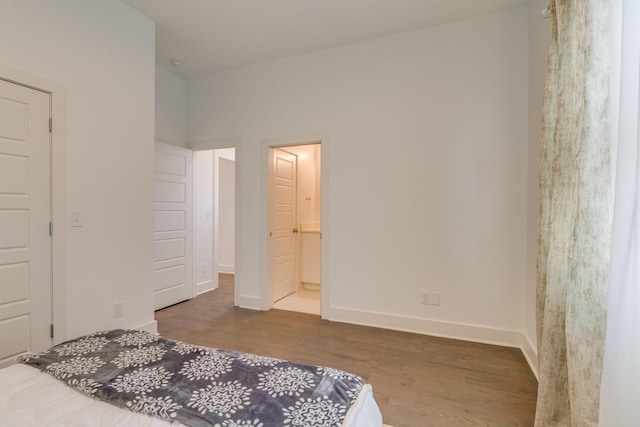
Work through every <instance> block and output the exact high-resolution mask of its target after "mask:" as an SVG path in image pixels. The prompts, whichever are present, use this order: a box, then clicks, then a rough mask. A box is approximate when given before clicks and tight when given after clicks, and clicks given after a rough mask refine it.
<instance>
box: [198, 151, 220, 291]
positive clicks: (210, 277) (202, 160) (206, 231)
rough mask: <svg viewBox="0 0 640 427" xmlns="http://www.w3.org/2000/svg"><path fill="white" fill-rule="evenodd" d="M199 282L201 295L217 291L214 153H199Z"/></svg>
mask: <svg viewBox="0 0 640 427" xmlns="http://www.w3.org/2000/svg"><path fill="white" fill-rule="evenodd" d="M193 155H194V159H195V161H194V164H195V168H194V185H195V197H194V201H195V209H194V218H195V233H194V238H195V248H196V250H195V254H194V256H195V259H196V261H195V279H196V291H197V292H198V293H200V292H205V291H208V290H211V289H214V288H216V287H217V286H218V282H217V281H216V280H214V265H213V262H214V260H213V151H211V150H207V151H195V152H194V153H193Z"/></svg>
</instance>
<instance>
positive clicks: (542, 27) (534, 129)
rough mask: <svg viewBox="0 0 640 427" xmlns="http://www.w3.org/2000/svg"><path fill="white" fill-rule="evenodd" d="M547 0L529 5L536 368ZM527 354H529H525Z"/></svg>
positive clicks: (530, 332)
mask: <svg viewBox="0 0 640 427" xmlns="http://www.w3.org/2000/svg"><path fill="white" fill-rule="evenodd" d="M548 4H549V2H548V0H531V2H530V3H529V150H528V160H529V163H528V176H527V282H526V293H525V310H524V311H523V314H524V316H525V318H524V325H525V327H524V333H525V337H526V339H527V340H528V341H529V343H528V347H530V348H529V354H528V355H527V357H529V358H530V359H531V362H532V365H534V366H537V347H536V346H537V335H536V257H537V247H538V240H537V239H538V197H539V192H540V189H539V181H538V159H539V156H540V149H539V147H540V138H541V135H542V100H543V97H544V82H545V77H546V71H547V53H548V50H549V42H550V37H551V21H550V20H549V19H544V18H543V17H542V16H541V15H540V12H541V11H542V10H543V9H544V8H545V7H547V5H548ZM525 354H526V352H525Z"/></svg>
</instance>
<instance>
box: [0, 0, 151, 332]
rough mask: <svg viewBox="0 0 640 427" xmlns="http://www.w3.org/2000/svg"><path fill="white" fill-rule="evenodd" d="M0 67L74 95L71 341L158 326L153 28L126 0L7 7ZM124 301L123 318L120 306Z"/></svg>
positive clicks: (2, 12)
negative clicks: (79, 217) (77, 214)
mask: <svg viewBox="0 0 640 427" xmlns="http://www.w3.org/2000/svg"><path fill="white" fill-rule="evenodd" d="M0 61H2V62H3V63H5V64H7V65H10V66H12V67H15V68H18V69H21V70H24V71H27V72H29V73H33V74H36V75H40V76H42V77H45V78H48V79H52V80H56V81H58V82H60V83H62V84H63V85H64V86H65V88H66V93H67V104H66V108H67V111H66V113H67V124H66V127H67V141H66V146H67V153H66V163H67V171H66V172H67V207H68V209H69V210H79V211H82V212H83V221H84V226H83V227H82V228H74V229H69V228H68V227H66V225H65V224H56V225H55V229H56V230H57V231H56V232H63V233H65V232H66V233H68V258H67V260H68V266H67V268H68V272H67V273H68V275H67V277H68V283H67V307H68V313H67V320H68V325H67V331H68V335H69V337H74V336H78V335H80V334H83V333H88V332H92V331H95V330H100V329H108V328H112V327H138V326H147V327H149V328H151V329H154V328H155V321H154V317H153V308H152V300H151V292H152V291H151V289H152V269H151V265H152V263H153V239H152V207H153V204H152V194H153V193H152V176H153V158H154V68H155V66H154V25H153V23H152V22H151V21H149V20H148V19H146V18H145V17H143V16H141V15H140V14H138V13H137V12H135V11H134V10H132V9H131V8H129V7H128V6H126V5H124V4H123V3H121V2H114V1H108V0H103V1H91V2H87V1H85V0H56V1H53V0H50V1H43V0H41V1H34V0H5V1H2V2H0ZM116 301H122V302H124V317H122V318H120V319H114V318H113V304H114V302H116Z"/></svg>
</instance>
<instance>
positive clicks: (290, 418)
mask: <svg viewBox="0 0 640 427" xmlns="http://www.w3.org/2000/svg"><path fill="white" fill-rule="evenodd" d="M20 362H22V363H25V364H27V365H31V366H34V367H36V368H38V369H41V370H42V371H45V372H47V373H49V374H51V375H52V376H54V377H55V378H58V379H59V380H61V381H64V382H65V383H67V384H68V385H70V386H71V387H74V388H76V389H77V390H79V391H81V392H83V393H86V394H88V395H90V396H93V397H95V398H97V399H100V400H104V401H107V402H110V403H112V404H114V405H117V406H121V407H123V408H127V409H130V410H131V411H135V412H142V413H145V414H149V415H152V416H156V417H159V418H163V419H165V420H169V421H178V422H180V423H183V424H185V425H190V426H211V425H215V426H221V427H236V426H253V427H256V426H263V427H270V426H301V427H334V426H336V427H337V426H341V425H342V423H343V421H344V418H345V416H346V414H347V412H348V410H349V408H350V406H351V405H352V404H353V403H354V402H355V400H356V398H357V396H358V394H359V393H360V390H361V389H362V387H363V385H364V381H363V380H362V378H360V377H358V376H356V375H353V374H350V373H347V372H343V371H340V370H337V369H333V368H327V367H322V366H311V365H302V364H297V363H292V362H288V361H285V360H280V359H274V358H270V357H265V356H257V355H253V354H248V353H238V352H232V351H223V350H217V349H212V348H207V347H200V346H196V345H192V344H187V343H184V342H179V341H174V340H170V339H167V338H163V337H160V336H157V335H153V334H150V333H148V332H144V331H135V330H122V329H119V330H113V331H105V332H98V333H95V334H92V335H88V336H85V337H80V338H77V339H74V340H70V341H67V342H65V343H62V344H59V345H57V346H55V347H52V348H50V349H49V350H47V351H44V352H42V353H38V354H30V355H27V356H23V357H21V358H20Z"/></svg>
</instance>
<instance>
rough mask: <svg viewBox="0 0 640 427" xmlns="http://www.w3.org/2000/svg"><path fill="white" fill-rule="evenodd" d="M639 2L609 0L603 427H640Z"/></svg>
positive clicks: (601, 418) (601, 392)
mask: <svg viewBox="0 0 640 427" xmlns="http://www.w3.org/2000/svg"><path fill="white" fill-rule="evenodd" d="M638 23H640V2H639V1H638V0H611V24H610V28H611V40H612V43H611V127H612V131H611V136H612V137H611V140H612V147H613V148H614V151H615V152H616V153H617V156H616V157H615V158H614V160H615V163H614V166H615V175H614V176H615V200H614V217H613V231H612V241H611V245H612V248H611V270H610V271H611V273H610V283H609V303H608V304H609V306H608V313H609V314H608V316H607V335H606V344H605V351H604V367H603V373H602V383H601V390H600V425H601V426H603V427H606V426H622V427H624V426H637V425H640V241H639V239H638V238H639V233H640V217H639V215H640V170H639V169H638V167H639V164H640V150H639V149H638V146H639V145H640V137H639V132H638V128H639V121H638V117H639V113H640V108H639V99H640V96H639V95H640V89H639V86H640V85H639V80H640V25H639V24H638Z"/></svg>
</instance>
